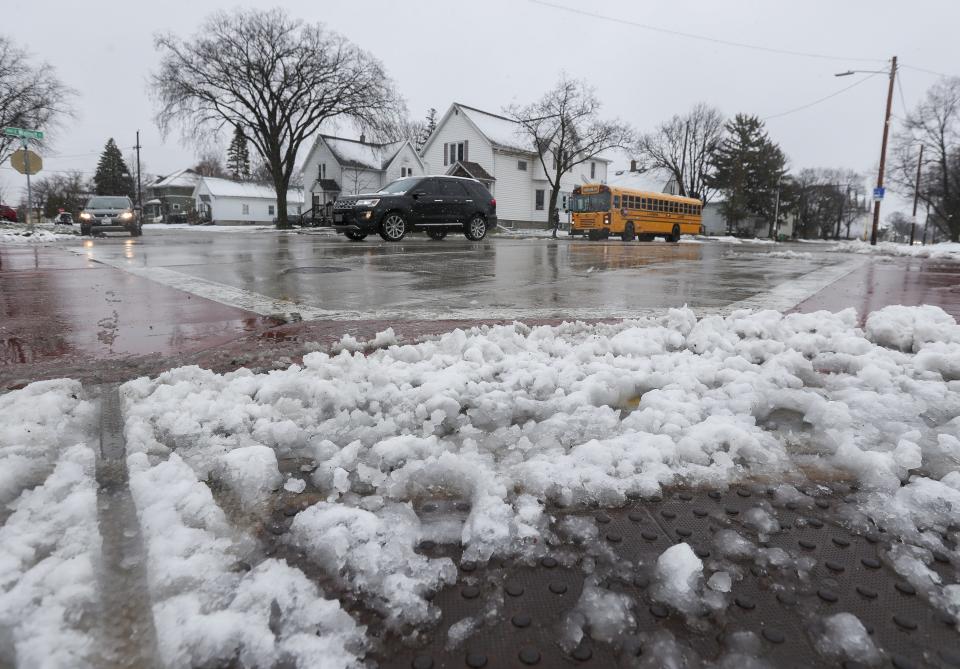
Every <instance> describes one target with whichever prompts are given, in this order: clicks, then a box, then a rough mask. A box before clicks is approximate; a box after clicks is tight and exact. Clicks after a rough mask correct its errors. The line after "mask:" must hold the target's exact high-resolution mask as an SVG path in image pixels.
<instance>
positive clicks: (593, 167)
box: [590, 163, 597, 179]
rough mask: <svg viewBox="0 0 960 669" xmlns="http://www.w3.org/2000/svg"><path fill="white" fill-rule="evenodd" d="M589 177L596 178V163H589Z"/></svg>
mask: <svg viewBox="0 0 960 669" xmlns="http://www.w3.org/2000/svg"><path fill="white" fill-rule="evenodd" d="M590 178H591V179H596V178H597V164H596V163H590Z"/></svg>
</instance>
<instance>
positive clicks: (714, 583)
mask: <svg viewBox="0 0 960 669" xmlns="http://www.w3.org/2000/svg"><path fill="white" fill-rule="evenodd" d="M707 586H708V587H709V588H710V589H711V590H716V591H717V592H730V588H731V586H732V583H731V579H730V574H729V573H728V572H725V571H716V572H714V573H713V575H712V576H711V577H710V579H709V580H708V581H707Z"/></svg>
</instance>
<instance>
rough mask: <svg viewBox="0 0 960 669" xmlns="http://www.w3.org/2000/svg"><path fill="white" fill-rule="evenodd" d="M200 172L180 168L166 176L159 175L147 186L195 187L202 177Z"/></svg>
mask: <svg viewBox="0 0 960 669" xmlns="http://www.w3.org/2000/svg"><path fill="white" fill-rule="evenodd" d="M202 178H203V177H201V176H200V175H199V174H197V173H196V172H194V171H193V170H191V169H190V168H187V169H183V170H178V171H176V172H173V173H172V174H168V175H167V176H165V177H157V178H156V179H155V180H154V181H153V182H151V183H149V184H147V188H193V187H194V186H196V185H197V182H198V181H200V179H202Z"/></svg>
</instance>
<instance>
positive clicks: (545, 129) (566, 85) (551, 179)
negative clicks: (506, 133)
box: [504, 75, 634, 236]
mask: <svg viewBox="0 0 960 669" xmlns="http://www.w3.org/2000/svg"><path fill="white" fill-rule="evenodd" d="M504 112H505V113H506V115H507V116H508V117H510V118H511V119H513V120H514V121H516V122H517V123H519V124H520V128H521V129H522V130H521V132H522V133H523V134H525V135H526V136H527V137H528V138H529V139H530V146H531V148H534V149H535V150H536V153H537V156H538V157H539V159H540V164H541V165H542V166H543V171H544V173H545V174H546V176H547V182H548V183H549V184H550V207H549V209H548V211H549V212H550V218H551V221H552V222H553V226H554V227H553V234H554V236H556V234H557V221H559V218H558V217H557V216H556V213H555V212H556V209H557V199H558V196H559V193H560V181H561V179H563V176H564V175H565V174H567V173H569V172H572V171H573V168H575V167H576V166H577V165H580V164H582V163H585V162H587V161H589V160H591V159H593V158H596V157H597V156H599V155H601V154H602V153H604V152H605V151H610V150H611V149H623V148H627V147H628V146H630V145H631V144H632V143H633V142H634V136H633V131H632V130H631V129H630V126H628V125H627V124H626V123H622V122H620V121H616V120H614V121H604V120H601V119H600V100H599V99H598V98H597V96H596V93H595V92H594V91H593V89H592V88H590V87H589V86H588V85H587V84H586V82H583V81H578V80H576V79H569V78H567V76H566V75H561V77H560V81H558V82H557V84H556V85H555V86H554V87H553V88H552V89H551V90H549V91H547V93H546V94H544V96H543V97H541V98H540V100H538V101H537V102H534V103H532V104H529V105H526V106H518V105H512V106H510V107H507V108H506V109H505V110H504Z"/></svg>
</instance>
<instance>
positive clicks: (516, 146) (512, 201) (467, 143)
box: [420, 102, 610, 228]
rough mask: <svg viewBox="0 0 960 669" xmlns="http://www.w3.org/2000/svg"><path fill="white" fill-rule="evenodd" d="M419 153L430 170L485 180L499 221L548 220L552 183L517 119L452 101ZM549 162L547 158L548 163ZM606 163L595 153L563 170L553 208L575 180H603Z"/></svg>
mask: <svg viewBox="0 0 960 669" xmlns="http://www.w3.org/2000/svg"><path fill="white" fill-rule="evenodd" d="M420 155H421V156H422V158H423V161H424V163H426V167H427V169H428V171H429V173H430V174H448V175H452V176H463V177H472V178H474V179H477V180H478V181H481V182H482V183H483V184H484V185H486V186H487V188H488V189H489V190H490V192H491V194H492V195H493V197H494V198H496V200H497V218H498V219H499V222H500V223H501V224H502V225H504V226H506V227H511V226H516V227H540V228H542V227H545V226H546V225H547V222H548V220H549V215H550V212H549V211H547V209H548V208H549V205H550V183H549V182H548V181H547V176H546V173H545V172H544V169H543V165H542V164H541V162H540V157H539V155H538V153H537V151H536V149H535V147H534V146H533V144H532V142H531V140H530V138H529V136H528V135H526V134H524V133H523V132H522V131H521V129H520V124H519V123H517V122H516V121H513V120H511V119H509V118H506V117H504V116H500V115H498V114H492V113H490V112H485V111H482V110H480V109H476V108H474V107H468V106H467V105H463V104H460V103H458V102H455V103H453V104H452V105H450V108H449V109H448V110H447V112H446V113H445V114H444V115H443V117H442V118H441V119H440V121H439V122H438V123H437V127H436V129H435V130H434V131H433V133H432V134H431V135H430V137H429V138H428V139H427V141H426V143H425V144H424V145H423V148H422V149H421V151H420ZM551 162H552V160H551V159H550V158H548V159H547V165H548V167H549V166H550V164H551ZM609 163H610V161H609V160H607V159H606V158H599V157H598V158H594V159H592V160H589V161H586V162H584V163H581V164H580V165H577V166H576V167H575V168H574V169H573V171H572V172H571V173H567V174H566V175H564V177H563V178H562V179H561V182H560V194H559V199H558V201H557V208H558V209H560V211H564V210H565V209H566V208H567V199H568V198H569V196H570V193H571V192H572V191H573V188H574V186H576V185H577V184H582V183H606V182H607V166H608V164H609Z"/></svg>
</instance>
